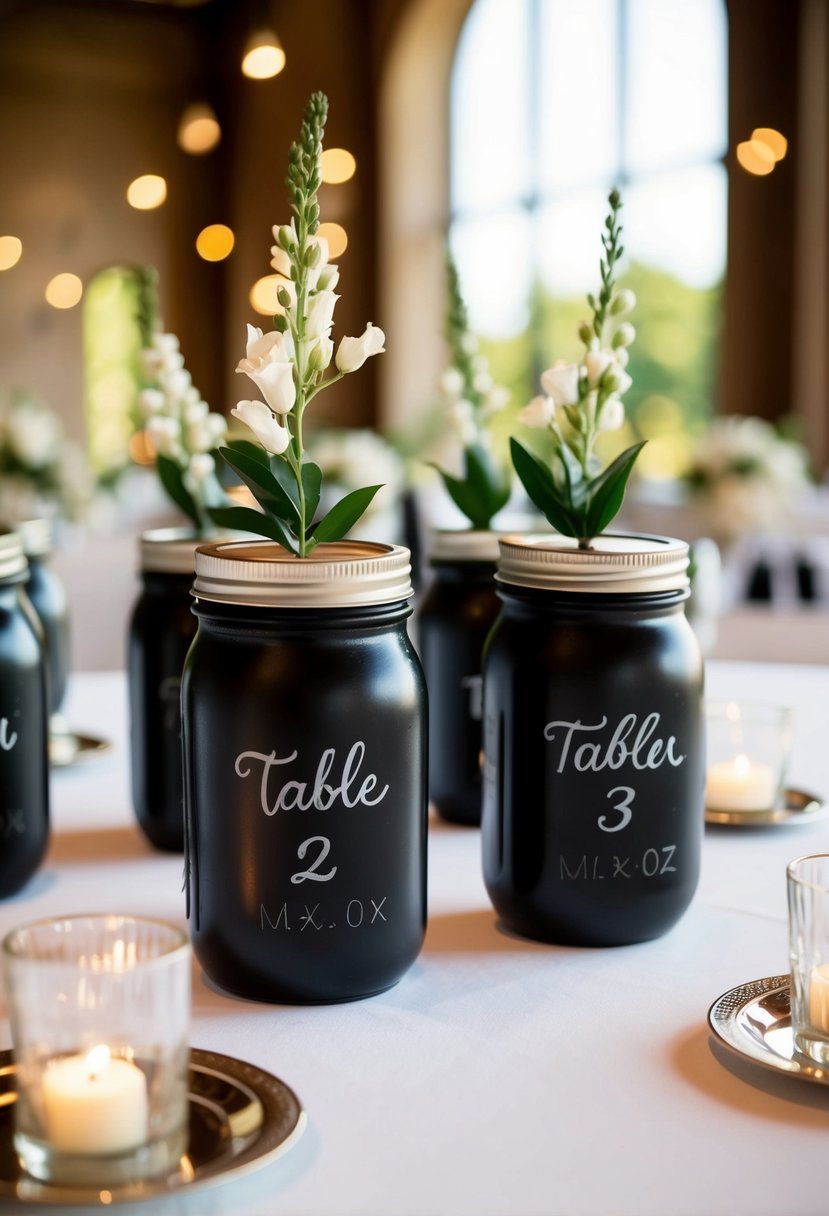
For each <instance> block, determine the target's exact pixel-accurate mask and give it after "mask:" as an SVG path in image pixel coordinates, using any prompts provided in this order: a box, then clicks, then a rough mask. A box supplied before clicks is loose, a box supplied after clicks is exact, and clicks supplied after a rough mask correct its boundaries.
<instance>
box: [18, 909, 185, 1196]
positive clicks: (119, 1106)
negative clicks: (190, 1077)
mask: <svg viewBox="0 0 829 1216" xmlns="http://www.w3.org/2000/svg"><path fill="white" fill-rule="evenodd" d="M3 968H4V972H5V976H6V990H7V999H8V1007H9V1018H10V1021H11V1032H12V1043H13V1048H14V1059H15V1067H16V1074H17V1102H16V1103H15V1108H14V1115H15V1123H14V1126H15V1131H14V1144H15V1149H16V1151H17V1154H18V1157H19V1159H20V1163H21V1166H22V1168H23V1169H24V1170H25V1171H26V1172H27V1173H28V1174H30V1175H31V1176H32V1177H34V1178H37V1179H39V1180H40V1181H42V1182H50V1183H60V1184H63V1185H67V1186H73V1185H76V1186H81V1185H83V1186H88V1185H91V1186H100V1187H108V1186H112V1185H120V1184H129V1183H134V1182H139V1181H141V1180H143V1179H148V1178H155V1177H158V1176H160V1175H164V1174H166V1173H168V1172H171V1171H173V1170H175V1169H177V1168H178V1163H179V1159H180V1158H181V1156H182V1154H183V1153H184V1152H186V1150H187V1139H188V1099H187V1069H188V1063H189V1054H190V1052H189V1025H190V943H189V939H188V938H187V936H186V935H185V934H184V933H182V932H181V931H180V930H179V929H177V928H175V927H174V926H173V925H168V924H165V923H164V922H162V921H154V920H145V919H142V918H138V917H133V916H115V915H112V916H108V915H90V916H67V917H62V918H56V919H50V920H42V921H36V922H34V923H32V924H29V925H24V926H22V927H21V928H18V929H15V930H13V932H11V933H10V934H9V935H8V936H7V937H6V938H5V939H4V941H3Z"/></svg>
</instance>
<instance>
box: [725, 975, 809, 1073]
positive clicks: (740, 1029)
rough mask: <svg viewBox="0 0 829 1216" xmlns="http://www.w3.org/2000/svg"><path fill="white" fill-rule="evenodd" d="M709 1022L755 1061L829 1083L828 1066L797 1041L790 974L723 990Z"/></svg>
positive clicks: (728, 1044) (729, 1044)
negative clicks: (806, 1053) (810, 1056)
mask: <svg viewBox="0 0 829 1216" xmlns="http://www.w3.org/2000/svg"><path fill="white" fill-rule="evenodd" d="M708 1025H709V1026H710V1027H711V1029H712V1030H713V1032H714V1034H715V1035H716V1036H717V1038H718V1039H719V1040H720V1042H722V1043H724V1044H725V1045H726V1047H729V1048H730V1049H731V1050H732V1051H736V1052H737V1053H738V1055H741V1056H743V1057H744V1058H745V1059H748V1060H753V1061H754V1063H755V1064H762V1066H763V1067H764V1068H772V1069H774V1070H775V1071H776V1072H784V1073H788V1075H789V1076H790V1077H799V1078H800V1079H801V1080H803V1081H817V1082H818V1084H820V1085H829V1070H827V1069H825V1068H821V1067H820V1065H819V1064H816V1063H815V1061H814V1060H810V1059H808V1057H807V1056H804V1055H802V1054H801V1053H800V1052H799V1051H798V1050H797V1049H796V1047H795V1045H794V1040H793V1038H792V1023H791V1009H790V1007H789V977H788V975H771V976H768V977H767V978H766V979H763V980H752V981H751V983H749V984H739V985H738V986H737V987H736V988H732V989H731V990H730V991H729V992H724V993H723V995H722V996H720V997H717V999H716V1001H714V1004H713V1005H712V1006H711V1008H710V1009H709V1010H708Z"/></svg>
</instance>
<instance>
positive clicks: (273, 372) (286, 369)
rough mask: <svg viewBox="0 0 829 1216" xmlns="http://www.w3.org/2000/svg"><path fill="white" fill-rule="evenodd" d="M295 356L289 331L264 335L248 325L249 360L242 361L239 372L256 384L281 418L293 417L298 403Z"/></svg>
mask: <svg viewBox="0 0 829 1216" xmlns="http://www.w3.org/2000/svg"><path fill="white" fill-rule="evenodd" d="M293 355H294V344H293V340H292V338H291V335H290V334H289V333H288V332H287V331H286V332H285V333H279V331H278V330H273V331H272V332H271V333H268V334H264V335H263V333H262V330H261V329H258V328H257V327H256V326H255V325H248V340H247V347H246V354H245V358H244V359H241V360H240V361H239V365H238V367H237V368H236V371H237V372H243V373H244V374H245V375H246V376H248V377H249V378H250V379H251V380H252V381H253V383H254V384H255V385H256V387H257V388H258V389H259V390H260V392H261V393H262V395H263V396H264V398H265V400H266V401H267V403H268V406H269V407H270V409H271V410H272V411H273V412H274V413H277V414H287V413H289V412H290V411H291V410H292V409H293V407H294V402H295V401H296V384H295V383H294V365H293V361H292V360H293Z"/></svg>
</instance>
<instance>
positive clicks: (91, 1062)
mask: <svg viewBox="0 0 829 1216" xmlns="http://www.w3.org/2000/svg"><path fill="white" fill-rule="evenodd" d="M111 1058H112V1057H111V1054H110V1050H109V1048H108V1047H107V1045H106V1043H100V1044H99V1045H98V1046H97V1047H93V1048H92V1050H91V1051H89V1052H87V1055H86V1066H87V1068H88V1069H89V1078H90V1080H91V1081H97V1080H98V1079H99V1077H101V1076H103V1074H104V1073H105V1072H106V1071H107V1069H108V1068H109V1062H110V1059H111Z"/></svg>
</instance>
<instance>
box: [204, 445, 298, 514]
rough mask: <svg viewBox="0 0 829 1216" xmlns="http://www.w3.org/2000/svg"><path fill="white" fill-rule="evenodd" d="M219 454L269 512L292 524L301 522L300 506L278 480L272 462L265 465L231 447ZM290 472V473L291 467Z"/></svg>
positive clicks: (222, 449) (220, 450) (221, 449)
mask: <svg viewBox="0 0 829 1216" xmlns="http://www.w3.org/2000/svg"><path fill="white" fill-rule="evenodd" d="M219 455H220V456H221V457H222V459H223V460H224V461H225V463H226V464H228V465H230V467H231V469H233V472H234V473H235V474H236V475H237V477H241V479H242V481H243V482H244V483H245V485H246V486H247V487H248V489H249V490H250V491H251V493H252V494H253V495H254V497H255V498H256V501H257V502H258V503H259V504H260V505H261V506H262V507H264V509H265V510H266V511H267V512H268V513H269V514H271V515H275V516H277V518H279V519H284V520H287V521H289V522H290V523H292V524H293V523H299V508H298V507H297V505H296V503H295V502H294V500H293V498H291V496H290V495H289V494H288V492H287V490H286V489H285V488H284V486H282V485H281V484H280V481H279V480H277V478H276V476H275V474H274V472H273V469H272V468H271V466H270V463H269V464H268V465H263V464H261V463H260V462H259V461H258V460H256V459H255V458H253V457H251V456H248V455H247V453H245V452H239V451H236V450H230V449H229V448H219ZM282 463H283V464H284V463H285V462H284V461H283V462H282ZM286 467H287V466H286ZM288 472H289V473H290V469H289V470H288Z"/></svg>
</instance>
